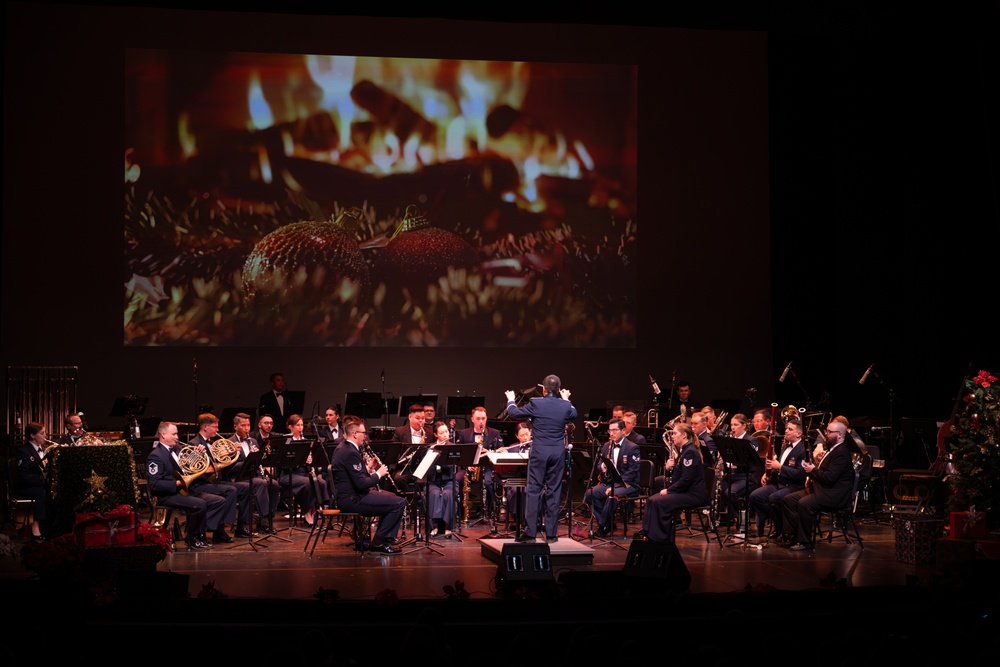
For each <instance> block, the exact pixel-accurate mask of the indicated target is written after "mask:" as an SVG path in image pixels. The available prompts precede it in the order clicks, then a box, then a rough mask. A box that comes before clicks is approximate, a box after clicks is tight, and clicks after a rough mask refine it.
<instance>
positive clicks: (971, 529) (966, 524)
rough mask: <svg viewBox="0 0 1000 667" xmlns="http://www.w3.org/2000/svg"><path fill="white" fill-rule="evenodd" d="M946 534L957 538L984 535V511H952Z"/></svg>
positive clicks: (973, 538)
mask: <svg viewBox="0 0 1000 667" xmlns="http://www.w3.org/2000/svg"><path fill="white" fill-rule="evenodd" d="M948 535H949V536H950V537H952V538H954V539H958V540H978V539H981V538H984V537H986V512H952V513H951V527H950V529H949V533H948Z"/></svg>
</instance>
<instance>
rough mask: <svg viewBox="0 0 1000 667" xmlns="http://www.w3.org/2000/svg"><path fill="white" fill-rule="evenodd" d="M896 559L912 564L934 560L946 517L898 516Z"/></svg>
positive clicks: (896, 525)
mask: <svg viewBox="0 0 1000 667" xmlns="http://www.w3.org/2000/svg"><path fill="white" fill-rule="evenodd" d="M892 527H893V528H894V529H895V531H896V560H897V561H899V562H900V563H909V564H910V565H927V564H931V563H933V562H934V557H935V550H936V548H937V547H936V542H937V541H938V538H939V537H941V535H942V534H943V533H944V519H923V518H920V519H918V518H896V519H893V520H892Z"/></svg>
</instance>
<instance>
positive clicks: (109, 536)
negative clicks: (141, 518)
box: [73, 506, 137, 549]
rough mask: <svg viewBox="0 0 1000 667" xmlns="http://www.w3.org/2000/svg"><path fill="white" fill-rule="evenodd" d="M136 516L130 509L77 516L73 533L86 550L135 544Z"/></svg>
mask: <svg viewBox="0 0 1000 667" xmlns="http://www.w3.org/2000/svg"><path fill="white" fill-rule="evenodd" d="M136 523H137V522H136V516H135V512H133V511H132V509H131V508H130V507H127V506H125V509H123V508H117V509H115V510H111V511H109V512H88V513H86V514H77V515H76V525H75V526H74V527H73V532H74V533H76V536H77V540H79V542H80V544H81V545H82V546H83V547H84V548H85V549H91V548H95V547H113V546H125V545H130V544H135V533H136Z"/></svg>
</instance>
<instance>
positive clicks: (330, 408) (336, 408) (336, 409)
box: [323, 405, 340, 417]
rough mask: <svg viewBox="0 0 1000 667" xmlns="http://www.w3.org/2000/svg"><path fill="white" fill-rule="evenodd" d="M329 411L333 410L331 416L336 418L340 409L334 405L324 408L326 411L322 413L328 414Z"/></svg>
mask: <svg viewBox="0 0 1000 667" xmlns="http://www.w3.org/2000/svg"><path fill="white" fill-rule="evenodd" d="M331 410H333V414H335V415H337V416H338V417H339V416H340V408H338V407H337V406H336V405H328V406H327V407H326V410H324V411H323V412H324V413H326V412H330V411H331Z"/></svg>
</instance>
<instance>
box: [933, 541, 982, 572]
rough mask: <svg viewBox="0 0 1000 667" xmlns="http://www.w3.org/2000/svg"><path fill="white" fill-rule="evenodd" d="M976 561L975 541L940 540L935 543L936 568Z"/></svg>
mask: <svg viewBox="0 0 1000 667" xmlns="http://www.w3.org/2000/svg"><path fill="white" fill-rule="evenodd" d="M974 560H976V541H975V540H956V539H951V538H947V539H945V538H942V539H940V540H938V541H937V563H936V564H937V566H938V567H944V566H946V565H953V564H955V565H957V564H959V563H970V562H972V561H974Z"/></svg>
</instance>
